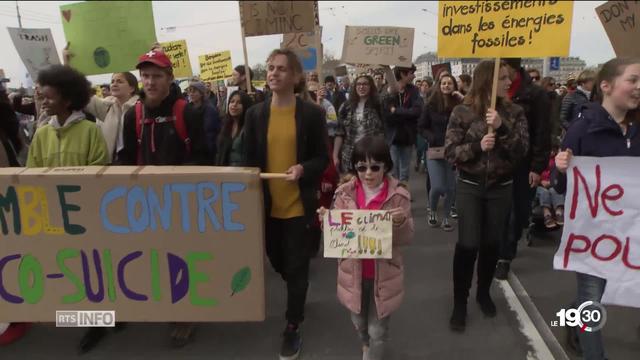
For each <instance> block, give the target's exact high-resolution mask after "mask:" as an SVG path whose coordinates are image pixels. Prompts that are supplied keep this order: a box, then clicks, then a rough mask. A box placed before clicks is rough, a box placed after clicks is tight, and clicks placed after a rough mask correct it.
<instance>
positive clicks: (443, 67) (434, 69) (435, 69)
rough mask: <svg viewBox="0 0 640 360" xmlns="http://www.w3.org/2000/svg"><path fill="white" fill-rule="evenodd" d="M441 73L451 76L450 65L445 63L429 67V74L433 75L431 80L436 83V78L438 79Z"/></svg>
mask: <svg viewBox="0 0 640 360" xmlns="http://www.w3.org/2000/svg"><path fill="white" fill-rule="evenodd" d="M443 71H446V72H448V73H449V74H451V63H449V62H447V63H442V64H433V65H431V74H433V80H434V81H438V78H439V77H440V73H442V72H443Z"/></svg>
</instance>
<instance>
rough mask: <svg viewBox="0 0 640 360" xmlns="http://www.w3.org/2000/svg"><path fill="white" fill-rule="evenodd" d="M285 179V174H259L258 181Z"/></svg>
mask: <svg viewBox="0 0 640 360" xmlns="http://www.w3.org/2000/svg"><path fill="white" fill-rule="evenodd" d="M286 177H287V174H281V173H260V179H262V180H270V179H284V178H286Z"/></svg>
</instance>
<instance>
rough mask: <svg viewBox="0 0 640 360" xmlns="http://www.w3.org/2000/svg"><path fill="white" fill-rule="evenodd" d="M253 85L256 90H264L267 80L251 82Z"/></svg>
mask: <svg viewBox="0 0 640 360" xmlns="http://www.w3.org/2000/svg"><path fill="white" fill-rule="evenodd" d="M251 85H253V87H255V88H256V89H261V90H262V89H264V87H265V86H266V85H267V81H266V80H251Z"/></svg>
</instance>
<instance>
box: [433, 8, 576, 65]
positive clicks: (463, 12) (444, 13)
mask: <svg viewBox="0 0 640 360" xmlns="http://www.w3.org/2000/svg"><path fill="white" fill-rule="evenodd" d="M572 17H573V1H556V0H551V1H439V2H438V56H440V57H463V58H483V57H531V56H568V55H569V43H570V39H571V20H572Z"/></svg>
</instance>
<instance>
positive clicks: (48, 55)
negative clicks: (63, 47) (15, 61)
mask: <svg viewBox="0 0 640 360" xmlns="http://www.w3.org/2000/svg"><path fill="white" fill-rule="evenodd" d="M7 29H8V30H9V36H11V41H13V46H15V47H16V50H17V51H18V55H19V56H20V59H21V60H22V62H23V63H24V66H25V67H26V68H27V71H28V72H29V76H31V78H32V79H37V78H38V72H39V71H40V70H42V69H44V68H46V67H48V66H50V65H57V64H60V58H59V57H58V51H57V50H56V44H55V42H54V41H53V35H52V34H51V29H25V28H7Z"/></svg>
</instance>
